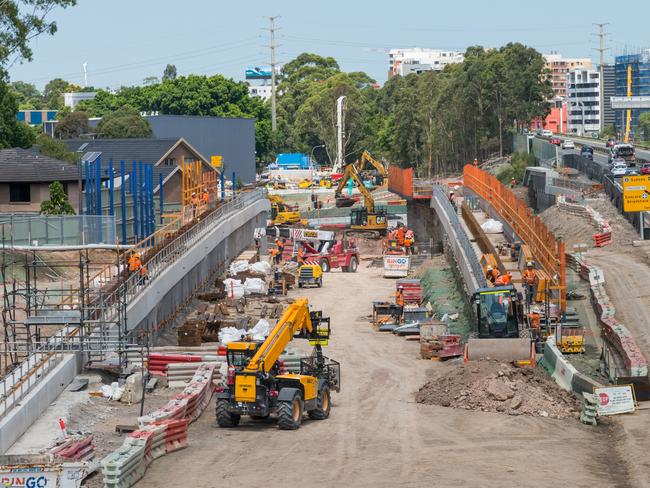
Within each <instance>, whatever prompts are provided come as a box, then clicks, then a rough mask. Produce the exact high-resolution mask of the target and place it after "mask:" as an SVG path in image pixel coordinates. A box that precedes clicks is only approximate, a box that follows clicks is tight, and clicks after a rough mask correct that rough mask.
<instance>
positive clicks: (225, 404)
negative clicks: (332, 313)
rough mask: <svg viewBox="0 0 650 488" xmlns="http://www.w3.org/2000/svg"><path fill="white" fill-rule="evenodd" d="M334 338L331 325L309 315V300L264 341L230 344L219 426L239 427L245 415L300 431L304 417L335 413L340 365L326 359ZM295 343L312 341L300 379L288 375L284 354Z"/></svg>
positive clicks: (286, 315) (218, 412) (289, 310)
mask: <svg viewBox="0 0 650 488" xmlns="http://www.w3.org/2000/svg"><path fill="white" fill-rule="evenodd" d="M329 336H330V320H329V318H326V317H323V315H322V312H320V311H313V312H310V311H309V304H308V302H307V299H306V298H300V299H298V300H296V301H295V302H293V303H292V304H290V305H289V306H288V307H287V309H286V310H285V311H284V313H283V314H282V316H281V317H280V319H279V320H278V323H277V324H276V325H275V327H274V328H273V330H272V331H271V332H270V333H269V335H268V337H267V338H266V340H264V341H248V340H241V341H237V342H230V343H228V345H227V353H226V356H227V360H228V380H227V386H226V387H225V388H223V389H222V390H221V391H219V392H217V406H216V416H217V424H218V425H219V427H236V426H237V425H238V424H239V421H240V419H241V416H242V415H250V416H251V417H253V418H266V417H268V416H269V415H271V414H275V415H277V418H278V427H279V428H280V429H283V430H295V429H297V428H299V427H300V424H301V422H302V417H303V413H304V412H307V414H308V415H309V418H311V419H313V420H325V419H326V418H328V417H329V414H330V406H331V399H330V392H331V391H332V390H334V391H337V392H338V391H339V390H340V378H341V376H340V365H339V363H338V362H336V361H334V360H332V359H329V358H327V357H325V356H323V351H322V346H324V345H327V343H328V340H329ZM294 338H304V339H309V343H310V344H312V345H313V346H314V351H313V353H312V355H311V356H310V357H307V358H304V359H302V360H301V362H300V374H293V373H286V372H283V371H282V369H283V366H282V365H281V364H280V361H279V359H280V355H281V354H282V351H284V349H285V348H286V347H287V345H288V344H289V343H290V342H291V341H292V340H293V339H294Z"/></svg>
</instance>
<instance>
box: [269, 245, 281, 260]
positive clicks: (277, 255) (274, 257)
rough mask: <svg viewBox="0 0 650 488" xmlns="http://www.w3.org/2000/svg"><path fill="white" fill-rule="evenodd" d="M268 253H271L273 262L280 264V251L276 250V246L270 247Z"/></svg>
mask: <svg viewBox="0 0 650 488" xmlns="http://www.w3.org/2000/svg"><path fill="white" fill-rule="evenodd" d="M269 253H270V254H271V261H273V263H275V264H280V251H278V248H277V247H272V248H271V250H270V251H269Z"/></svg>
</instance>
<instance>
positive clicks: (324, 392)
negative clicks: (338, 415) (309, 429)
mask: <svg viewBox="0 0 650 488" xmlns="http://www.w3.org/2000/svg"><path fill="white" fill-rule="evenodd" d="M331 407H332V401H331V397H330V389H329V388H328V387H327V386H325V387H323V388H322V389H321V391H319V392H318V399H317V400H316V408H315V409H314V410H312V411H310V412H309V418H310V419H312V420H325V419H326V418H327V417H329V416H330V408H331Z"/></svg>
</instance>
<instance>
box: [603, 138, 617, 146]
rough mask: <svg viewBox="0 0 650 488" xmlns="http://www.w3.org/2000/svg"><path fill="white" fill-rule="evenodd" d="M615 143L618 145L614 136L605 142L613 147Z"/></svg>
mask: <svg viewBox="0 0 650 488" xmlns="http://www.w3.org/2000/svg"><path fill="white" fill-rule="evenodd" d="M615 145H616V139H614V138H613V137H610V138H609V139H607V142H606V143H605V147H613V146H615Z"/></svg>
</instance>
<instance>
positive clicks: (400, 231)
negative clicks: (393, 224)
mask: <svg viewBox="0 0 650 488" xmlns="http://www.w3.org/2000/svg"><path fill="white" fill-rule="evenodd" d="M405 237H406V232H405V231H404V226H402V225H400V226H399V227H397V230H396V231H395V239H397V245H398V246H399V247H404V238H405Z"/></svg>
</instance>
